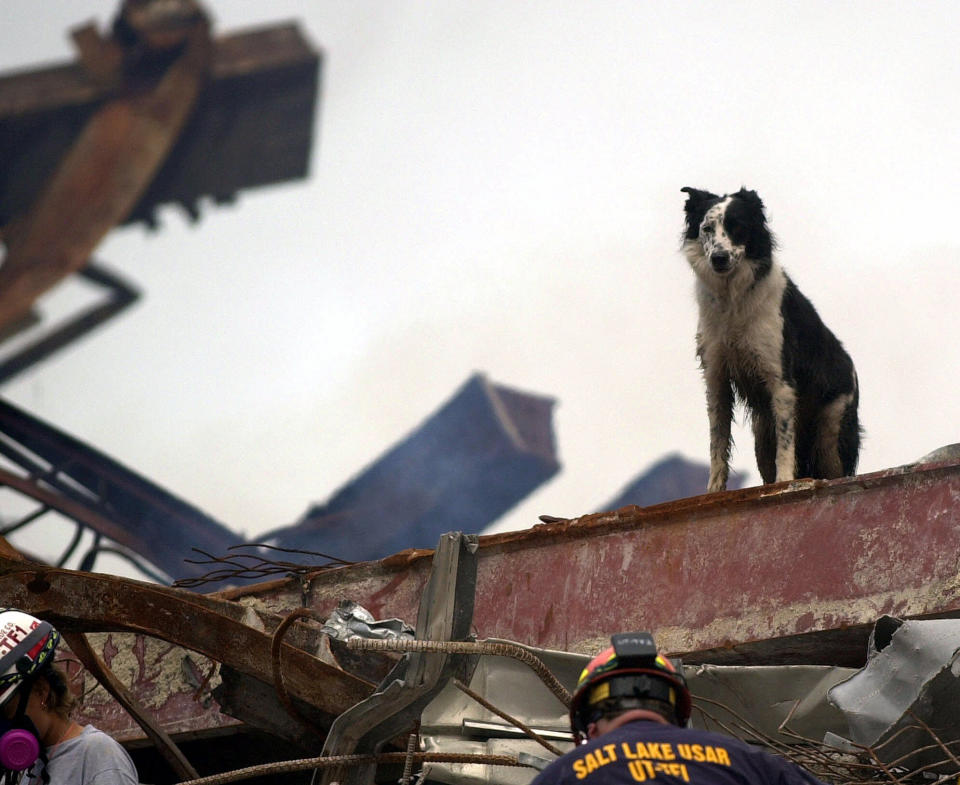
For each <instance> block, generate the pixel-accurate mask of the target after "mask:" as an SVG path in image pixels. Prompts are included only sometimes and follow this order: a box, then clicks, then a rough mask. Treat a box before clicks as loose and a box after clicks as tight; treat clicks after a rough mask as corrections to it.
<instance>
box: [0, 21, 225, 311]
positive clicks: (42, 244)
mask: <svg viewBox="0 0 960 785" xmlns="http://www.w3.org/2000/svg"><path fill="white" fill-rule="evenodd" d="M146 32H149V31H146ZM176 35H178V36H179V43H180V45H181V46H182V49H181V50H180V51H179V53H178V54H177V55H176V57H175V58H174V59H173V61H172V62H171V64H170V65H169V66H168V67H167V68H166V70H165V71H164V72H163V75H162V77H161V78H160V79H159V80H158V81H156V82H155V84H153V85H152V86H144V85H143V84H136V87H135V88H134V86H133V85H132V84H129V83H128V84H126V85H125V89H121V90H119V91H118V93H117V95H116V96H115V97H114V98H112V99H111V100H108V101H106V102H105V103H104V104H103V105H102V106H101V107H100V108H99V109H97V111H96V112H95V113H94V114H93V116H92V117H91V118H90V119H89V120H88V122H87V124H86V126H85V127H84V129H83V131H82V132H81V134H80V136H79V138H78V139H77V140H76V142H74V144H73V146H72V147H71V148H70V150H69V152H68V153H67V155H66V156H65V158H64V159H63V160H62V162H61V163H60V166H59V167H58V168H57V170H56V171H55V172H54V174H53V176H52V177H51V178H50V180H49V181H48V182H47V184H46V187H45V188H44V189H43V191H42V192H41V194H40V196H39V198H38V199H37V201H36V203H35V204H34V205H33V207H32V209H31V210H30V211H29V212H28V213H27V214H25V215H23V216H21V217H19V219H18V220H17V221H16V222H15V223H14V224H12V225H11V226H9V227H5V228H4V237H3V239H4V242H5V243H6V247H7V251H6V256H5V257H4V260H3V265H2V267H0V327H3V326H6V325H9V324H12V323H13V322H16V321H17V320H19V319H22V318H23V317H24V316H25V315H26V314H27V312H28V311H29V310H30V308H31V306H32V305H33V303H34V302H35V301H36V299H37V298H38V297H39V296H40V295H41V294H43V293H44V292H45V291H47V290H48V289H50V288H51V287H52V286H53V285H54V284H56V283H58V282H59V281H60V280H61V279H63V278H64V277H66V276H67V275H69V274H70V273H73V272H76V271H77V270H79V269H80V268H81V267H83V265H84V264H86V262H87V260H88V259H89V258H90V255H91V254H92V253H93V250H94V248H96V246H97V245H98V244H99V243H100V241H101V240H102V239H103V237H104V235H106V233H107V232H108V231H109V230H110V229H111V228H113V227H114V226H115V225H117V224H118V223H120V222H122V221H123V220H124V219H125V218H126V217H127V215H128V214H129V213H130V211H131V210H132V209H133V207H134V206H135V205H136V203H137V201H138V199H139V198H140V196H141V194H143V192H144V191H145V190H146V188H147V187H148V186H149V185H150V183H151V181H152V180H153V178H154V176H155V175H156V173H157V171H158V170H159V168H160V166H161V165H162V164H163V162H164V161H165V160H166V158H167V155H168V154H169V152H170V150H171V149H172V148H173V145H174V143H175V142H176V140H177V138H178V137H179V135H180V132H181V130H182V129H183V127H184V124H185V123H186V120H187V118H188V117H189V115H190V112H191V110H192V108H193V106H194V104H195V102H196V99H197V96H198V95H199V93H200V90H201V87H202V85H203V83H204V80H205V79H206V75H207V71H208V67H209V59H210V48H211V45H210V32H209V25H208V22H207V20H206V18H205V16H203V15H202V14H197V15H196V16H195V18H193V19H191V21H190V24H189V26H188V27H186V28H185V29H181V30H179V31H178V32H177V33H176ZM78 41H80V42H84V43H85V44H86V48H87V49H88V50H89V49H90V48H94V46H95V45H92V44H91V42H90V41H89V36H88V37H86V38H82V37H81V38H80V39H78ZM99 43H100V49H101V51H102V53H103V55H104V56H102V57H100V58H99V59H98V58H95V57H93V56H91V55H90V54H89V51H88V52H87V53H85V54H86V56H85V57H84V60H85V61H86V62H97V63H100V64H101V69H100V70H101V71H102V70H103V68H109V66H107V65H106V64H107V63H108V62H109V61H110V60H111V58H110V57H108V56H107V55H108V54H109V53H110V52H112V51H114V49H115V46H116V44H115V43H114V42H112V41H102V42H99ZM140 45H141V46H146V47H147V48H148V49H149V48H150V47H151V46H157V45H158V42H157V41H156V40H155V37H151V36H150V35H144V36H143V37H142V41H141V43H140ZM165 45H166V44H165ZM83 50H84V45H83V43H81V51H82V52H83ZM113 59H114V60H115V61H116V62H115V68H116V69H117V70H116V73H115V76H116V77H117V78H118V79H120V80H122V78H123V75H122V74H121V72H120V68H121V65H122V60H123V56H122V54H121V55H118V56H117V57H116V58H113ZM92 67H93V69H94V73H93V74H92V76H93V77H94V78H95V79H99V80H102V79H104V78H106V76H107V75H106V74H105V73H97V72H96V71H97V68H96V66H92ZM127 76H128V77H129V75H127ZM128 82H129V78H128Z"/></svg>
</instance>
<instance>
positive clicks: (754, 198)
mask: <svg viewBox="0 0 960 785" xmlns="http://www.w3.org/2000/svg"><path fill="white" fill-rule="evenodd" d="M734 196H736V197H737V199H742V200H743V201H744V202H746V203H747V204H748V205H750V206H751V207H752V208H753V209H755V210H757V211H758V212H761V213H762V212H763V202H762V201H761V199H760V197H759V196H758V195H757V192H756V191H748V190H747V189H746V188H745V187H743V186H740V190H739V191H737V192H736V193H735V194H734Z"/></svg>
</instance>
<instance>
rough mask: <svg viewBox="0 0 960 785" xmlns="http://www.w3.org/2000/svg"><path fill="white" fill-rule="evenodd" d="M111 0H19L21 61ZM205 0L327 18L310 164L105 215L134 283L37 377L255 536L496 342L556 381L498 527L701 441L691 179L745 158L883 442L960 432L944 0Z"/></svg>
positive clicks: (959, 200) (65, 417)
mask: <svg viewBox="0 0 960 785" xmlns="http://www.w3.org/2000/svg"><path fill="white" fill-rule="evenodd" d="M117 5H118V3H117V2H78V1H77V0H56V1H55V0H44V1H43V2H41V3H37V2H36V0H3V5H2V10H0V19H2V23H0V41H2V46H0V69H3V70H9V69H10V68H12V67H25V66H30V65H36V64H38V63H41V62H46V61H50V60H60V59H67V58H69V57H72V52H71V49H70V44H69V41H68V38H67V29H68V28H69V27H71V26H73V25H76V24H78V23H80V22H83V21H86V20H87V19H90V18H94V19H96V20H97V21H98V22H100V23H101V24H102V25H103V24H106V23H107V22H108V21H109V19H111V18H112V15H113V13H114V11H115V9H116V7H117ZM210 9H211V11H212V12H213V15H214V17H215V22H216V30H217V32H218V33H225V32H228V31H233V30H236V29H238V28H241V27H246V26H250V25H253V24H263V23H276V22H279V21H283V20H287V19H291V18H295V19H297V20H299V21H300V23H301V24H302V27H303V29H304V30H305V32H306V34H307V36H308V37H309V39H310V40H311V41H312V42H313V43H314V44H315V45H316V46H318V47H320V48H322V49H323V51H324V53H325V67H324V70H323V75H322V82H323V87H322V99H321V105H320V112H319V115H318V118H317V141H316V147H315V151H314V159H313V164H312V175H311V177H310V179H309V180H307V181H305V182H300V183H296V184H292V185H286V186H283V187H276V188H267V189H261V190H258V191H253V192H245V193H244V194H242V196H241V198H240V199H239V201H238V202H237V204H236V205H235V206H232V207H228V208H224V207H208V208H207V209H206V210H205V211H204V216H203V219H202V221H201V222H200V223H199V224H198V225H195V226H194V225H190V224H189V223H188V222H187V221H186V220H185V219H184V217H183V216H182V215H181V213H180V212H179V211H178V210H176V209H175V208H171V209H170V210H168V211H166V212H164V213H162V215H161V218H162V220H163V226H162V228H161V230H160V231H159V232H157V233H156V234H148V233H147V232H146V231H144V230H142V229H140V228H132V229H125V230H122V231H115V232H114V233H113V234H111V235H110V236H109V238H108V239H107V241H106V242H105V243H104V244H103V245H102V247H101V248H100V249H99V250H98V252H97V254H96V256H97V258H98V259H100V260H102V261H103V262H104V263H106V264H108V265H109V266H111V267H113V268H114V269H116V270H118V271H119V272H121V273H123V274H124V275H125V276H126V277H128V278H129V279H131V280H132V281H133V282H135V283H136V284H137V285H138V286H140V287H141V288H142V289H143V290H144V292H145V295H144V297H143V299H142V300H141V301H140V302H139V303H138V304H137V305H136V306H135V307H134V308H132V309H131V310H130V311H128V312H127V313H125V314H124V315H123V316H122V317H120V318H118V319H116V320H114V321H112V322H110V323H109V324H108V325H107V326H106V327H105V328H102V329H101V330H100V331H99V332H98V333H96V334H95V335H93V336H92V337H90V338H88V339H86V340H84V341H83V342H81V343H78V344H76V345H74V346H72V347H71V348H70V349H69V350H68V351H67V352H65V353H63V354H61V355H60V356H58V357H57V358H55V359H53V360H51V361H48V362H47V363H45V364H43V365H41V366H40V367H38V368H36V369H35V370H33V371H31V372H30V373H29V374H26V375H24V376H22V377H20V378H19V379H17V380H15V381H14V382H11V383H10V384H8V385H7V386H6V387H5V388H4V389H2V390H0V394H2V395H4V396H6V397H7V398H9V399H10V400H12V401H13V402H14V403H16V404H18V405H20V406H23V407H25V408H26V409H27V410H29V411H31V412H33V413H35V414H36V415H38V416H40V417H43V418H45V419H47V420H49V421H51V422H53V423H55V424H57V425H59V426H60V427H62V428H64V429H65V430H67V431H68V432H70V433H72V434H74V435H75V436H77V437H79V438H81V439H84V440H87V441H89V442H91V443H93V444H94V445H96V446H98V447H100V448H101V449H103V450H105V451H106V452H107V453H109V454H110V455H112V456H113V457H115V458H117V459H118V460H120V461H122V462H124V463H125V464H127V465H128V466H130V467H131V468H134V469H136V470H137V471H140V472H142V473H143V474H145V475H147V476H148V477H150V478H152V479H153V480H154V481H156V482H158V483H160V484H162V485H164V486H165V487H167V488H168V489H170V490H171V491H173V492H174V493H176V494H179V495H181V496H183V497H184V498H186V499H188V500H189V501H191V502H193V503H195V504H197V505H198V506H200V507H201V508H202V509H204V510H206V511H207V512H209V513H210V514H212V515H214V516H215V517H217V518H219V519H220V520H222V521H223V522H225V523H227V524H228V525H230V526H232V527H234V528H236V529H238V530H241V531H243V532H245V533H246V534H247V535H248V536H254V535H256V534H257V533H259V532H262V531H265V530H267V529H270V528H274V527H276V526H279V525H281V524H285V523H289V522H292V521H293V520H294V519H295V518H296V517H297V516H299V514H300V513H301V512H303V511H304V509H305V508H306V507H307V506H308V504H310V503H311V502H314V501H321V500H323V499H325V498H326V497H327V496H328V495H329V494H330V493H331V492H333V491H334V490H336V489H337V488H338V487H339V486H340V485H342V484H343V483H344V482H345V481H346V480H348V479H349V478H350V477H351V476H352V475H353V474H355V473H356V472H358V471H359V470H361V469H362V468H363V467H364V466H365V465H366V464H367V463H369V462H370V461H372V460H373V459H375V458H376V457H377V456H378V455H379V454H380V453H381V452H382V451H384V450H385V449H387V448H388V447H390V446H391V445H392V444H393V443H395V442H396V441H397V440H398V439H399V438H401V437H403V436H404V435H406V434H407V433H408V432H409V431H410V430H412V429H413V428H415V427H416V426H417V425H418V424H419V423H420V422H421V421H422V420H423V419H424V418H425V417H426V416H427V415H429V414H430V413H431V412H433V411H434V410H435V409H436V408H437V407H438V406H439V405H441V404H442V403H443V402H444V401H446V400H447V398H448V397H449V396H450V395H451V394H452V393H453V391H454V390H455V389H456V388H457V387H458V386H459V385H460V384H461V383H462V382H463V381H464V380H465V379H466V378H467V377H468V376H469V375H470V374H471V373H472V372H474V371H477V370H479V371H483V372H485V373H487V374H488V375H489V377H490V378H491V379H493V380H495V381H497V382H499V383H502V384H506V385H510V386H514V387H517V388H520V389H525V390H529V391H532V392H538V393H543V394H548V395H552V396H555V397H556V398H557V399H558V401H559V405H558V407H557V409H556V417H555V425H556V433H557V439H558V443H559V452H560V459H561V461H562V463H563V470H562V472H561V473H560V474H559V475H558V476H557V477H556V478H555V479H554V480H553V481H551V482H550V483H549V484H547V485H545V486H544V487H543V488H541V489H540V490H539V491H538V492H537V493H535V494H533V495H532V496H530V497H529V498H528V499H527V500H526V501H525V502H524V503H523V504H521V505H520V506H519V507H517V508H516V509H515V510H514V511H513V512H511V513H510V514H508V515H507V516H506V517H505V518H504V519H502V520H501V521H500V522H499V523H498V525H497V528H522V527H526V526H529V525H531V524H533V523H534V522H536V518H537V515H539V514H540V513H550V514H553V515H565V516H574V515H579V514H583V513H587V512H592V511H595V510H596V507H597V505H599V504H601V503H603V502H604V501H605V500H607V499H609V498H611V497H612V496H613V495H614V494H615V493H616V492H617V491H618V490H619V489H620V488H621V487H622V486H623V485H624V484H625V483H627V482H628V481H629V480H630V479H632V478H633V477H634V476H635V475H636V474H638V473H639V472H640V471H641V470H643V469H645V468H646V467H647V466H648V465H649V464H650V463H652V462H653V461H655V460H657V459H658V458H660V457H661V456H663V455H664V454H666V453H669V452H674V451H679V452H681V453H683V454H684V455H686V456H687V457H690V458H696V459H699V460H704V461H705V460H706V456H707V420H706V413H705V405H704V391H703V382H702V380H701V377H700V374H699V370H698V367H697V363H696V360H695V357H694V332H695V326H696V307H695V304H694V301H693V294H692V293H693V273H692V272H691V270H690V269H689V267H688V265H687V263H686V261H685V260H684V259H683V257H682V256H681V254H680V253H679V238H680V231H681V228H682V206H683V195H682V194H681V193H680V188H681V187H682V186H685V185H690V186H696V187H700V188H705V189H709V190H713V191H717V192H721V193H722V192H726V191H731V190H736V189H737V188H739V187H740V186H741V185H746V186H748V187H751V188H755V189H756V190H757V191H758V192H759V193H760V195H761V196H762V197H763V199H764V201H765V202H766V204H767V206H768V217H769V219H770V223H771V226H772V228H773V229H774V231H775V232H776V233H777V235H778V237H779V240H780V244H781V251H780V260H781V262H782V263H783V265H784V266H785V267H786V268H787V270H788V271H789V273H790V274H791V276H792V277H793V278H794V280H795V281H796V282H797V284H798V285H799V286H800V288H801V289H802V290H803V291H804V292H805V293H806V294H807V295H808V297H810V299H811V300H812V301H813V302H814V304H815V305H816V307H817V308H818V310H819V311H820V313H821V315H822V316H823V318H824V320H825V322H826V323H827V324H828V326H830V328H831V329H833V331H834V332H835V333H836V334H837V336H838V337H839V338H840V339H841V340H842V341H843V343H844V344H845V346H846V347H847V349H848V350H849V352H850V354H851V356H852V357H853V359H854V362H855V364H856V366H857V369H858V373H859V377H860V385H861V421H862V423H863V424H864V426H865V428H866V439H865V441H864V447H863V451H862V453H861V461H860V468H861V471H865V472H869V471H876V470H879V469H883V468H886V467H889V466H896V465H900V464H903V463H909V462H912V461H914V460H916V459H917V458H919V457H920V456H921V455H923V454H925V453H927V452H929V451H930V450H932V449H934V448H936V447H939V446H941V445H944V444H948V443H951V442H956V441H960V427H958V426H960V403H958V400H960V396H958V392H957V390H958V381H960V363H958V335H960V315H958V308H957V305H956V302H957V291H958V289H960V240H958V237H960V235H958V232H957V225H958V220H957V218H956V214H957V211H958V204H960V152H958V151H960V144H958V141H957V140H958V130H957V129H958V128H960V57H958V55H957V40H958V39H960V8H958V6H957V4H956V3H955V2H954V0H949V1H945V2H911V3H893V2H873V1H871V2H835V1H834V0H831V1H830V2H804V3H777V2H755V3H736V2H722V3H719V2H718V3H668V2H640V1H639V0H630V2H613V1H612V0H589V1H587V0H570V1H569V2H563V1H561V0H556V1H555V2H531V1H529V0H525V1H524V2H517V1H516V0H503V2H483V0H442V2H434V3H428V2H419V3H417V2H396V1H393V2H364V1H362V0H350V2H329V1H321V0H309V2H308V1H307V0H302V1H301V2H292V1H290V0H288V1H287V2H282V1H277V2H271V3H262V2H253V1H252V0H250V1H249V2H247V1H245V0H222V1H221V2H217V3H215V4H210ZM83 296H86V295H85V293H84V292H83V291H82V287H81V286H80V285H79V284H76V283H74V284H70V285H68V286H65V287H62V288H61V289H60V290H59V291H58V293H57V294H55V295H53V296H51V297H48V298H47V299H46V300H44V301H43V302H42V303H41V305H42V307H43V308H45V309H48V312H50V313H54V312H56V310H57V308H58V307H62V304H63V303H66V302H73V300H71V298H75V297H76V298H80V297H83ZM736 439H737V448H736V452H735V458H734V466H735V467H736V468H738V469H740V470H746V471H748V472H749V473H750V474H751V477H752V478H753V479H754V481H756V478H757V476H758V475H757V471H756V468H755V464H754V461H753V447H752V441H751V438H750V436H749V434H748V433H747V432H746V431H742V430H741V431H738V432H737V434H736Z"/></svg>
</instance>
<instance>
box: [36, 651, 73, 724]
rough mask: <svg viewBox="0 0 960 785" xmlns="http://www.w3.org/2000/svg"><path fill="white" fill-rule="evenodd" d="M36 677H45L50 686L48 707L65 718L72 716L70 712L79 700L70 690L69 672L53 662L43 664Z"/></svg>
mask: <svg viewBox="0 0 960 785" xmlns="http://www.w3.org/2000/svg"><path fill="white" fill-rule="evenodd" d="M36 678H37V679H38V680H39V679H43V680H44V681H45V682H46V683H47V686H49V688H50V697H49V699H48V702H47V709H48V710H49V711H52V712H55V713H56V714H58V715H60V717H62V718H63V719H65V720H66V719H69V718H70V712H71V711H72V710H73V707H74V706H75V705H76V703H77V700H76V698H74V697H73V693H72V692H70V687H69V685H68V684H67V674H66V673H65V672H64V671H63V669H62V668H61V667H60V666H59V665H54V664H53V663H52V662H51V663H47V664H45V665H43V666H42V667H41V668H40V669H39V670H38V671H37V673H36Z"/></svg>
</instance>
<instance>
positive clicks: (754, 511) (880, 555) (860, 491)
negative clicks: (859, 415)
mask: <svg viewBox="0 0 960 785" xmlns="http://www.w3.org/2000/svg"><path fill="white" fill-rule="evenodd" d="M958 554H960V463H944V464H934V465H926V466H911V467H904V468H901V469H891V470H888V471H884V472H878V473H875V474H869V475H862V476H860V477H855V478H844V479H839V480H829V481H806V480H801V481H797V482H793V483H783V484H780V485H769V486H761V487H756V488H747V489H744V490H740V491H733V492H728V493H722V494H711V495H705V496H698V497H693V498H689V499H683V500H680V501H677V502H671V503H668V504H662V505H657V506H653V507H647V508H637V507H628V508H623V509H622V510H619V511H616V512H612V513H600V514H596V515H589V516H584V517H582V518H577V519H573V520H570V521H563V522H559V523H553V524H545V525H541V526H537V527H535V528H534V529H532V530H528V531H524V532H515V533H510V534H506V535H495V536H491V537H482V538H481V547H480V564H479V574H478V589H477V591H478V596H477V604H476V612H475V616H474V625H475V628H476V631H477V633H478V634H479V635H480V636H481V637H503V638H510V639H512V640H517V641H520V642H523V643H528V644H531V645H537V646H546V647H551V648H558V649H564V650H571V651H581V652H589V651H593V650H594V649H596V648H597V647H598V646H600V645H601V644H602V643H603V642H604V641H605V640H607V639H608V636H609V635H610V633H611V632H615V631H617V630H623V629H640V628H642V629H650V630H653V631H654V632H655V633H656V635H657V636H658V639H659V640H660V641H661V643H662V645H663V646H665V647H666V648H667V649H669V650H670V651H673V652H693V651H699V650H704V649H711V648H718V647H729V646H733V645H738V644H742V643H745V642H749V641H756V640H765V639H769V638H778V637H783V636H792V635H797V634H801V633H809V632H812V631H817V630H825V629H833V628H838V627H844V626H849V625H857V624H867V623H869V622H871V621H873V620H874V619H875V618H876V617H877V616H879V615H882V614H884V613H890V614H895V615H902V616H917V615H929V614H943V613H952V612H954V611H958V610H960V581H958V579H957V575H958ZM429 555H430V551H416V552H405V553H402V554H397V555H396V556H394V557H391V558H389V559H385V560H383V561H382V562H377V563H369V564H364V565H356V566H353V567H344V568H339V569H334V570H330V571H327V572H323V573H319V574H317V575H315V576H314V577H313V578H312V580H311V581H310V594H309V596H310V603H311V605H312V607H313V608H314V609H316V610H317V611H319V612H321V613H323V612H326V611H329V610H331V609H332V608H333V607H334V605H335V604H336V602H337V601H339V599H341V598H343V597H347V598H350V599H353V600H356V601H357V602H360V603H361V604H363V605H365V606H367V607H368V608H369V609H370V610H371V611H372V612H373V613H374V614H375V615H377V616H380V617H386V616H400V617H402V618H406V619H412V618H413V616H414V614H415V609H416V604H417V600H418V598H419V592H420V590H421V589H422V586H423V583H424V581H425V579H426V571H427V568H428V566H429V565H428V563H427V560H428V557H429ZM248 593H249V592H244V594H248ZM259 597H260V599H261V600H262V601H264V602H266V603H267V605H268V606H270V607H271V609H273V610H281V609H282V608H284V607H293V606H294V605H295V604H296V603H297V602H298V601H299V597H300V587H299V586H297V587H296V588H294V587H292V586H288V585H287V584H276V585H274V586H272V587H267V586H263V587H261V589H260V590H259Z"/></svg>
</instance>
